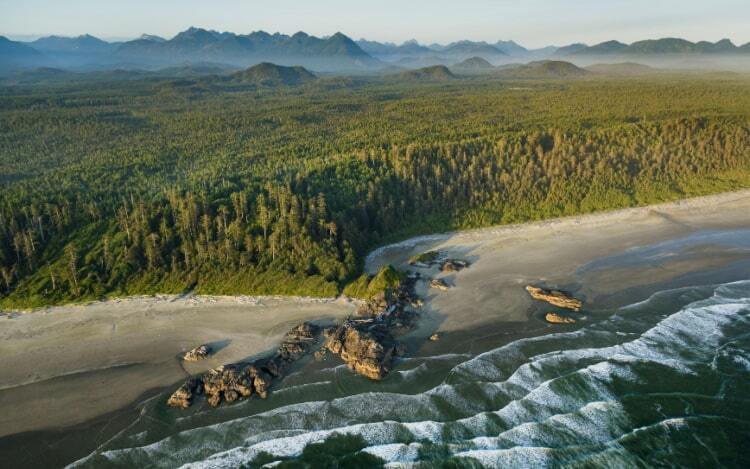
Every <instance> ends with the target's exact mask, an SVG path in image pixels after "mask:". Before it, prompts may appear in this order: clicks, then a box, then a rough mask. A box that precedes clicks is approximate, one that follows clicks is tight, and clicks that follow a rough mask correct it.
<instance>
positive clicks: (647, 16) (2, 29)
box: [0, 0, 750, 47]
mask: <svg viewBox="0 0 750 469" xmlns="http://www.w3.org/2000/svg"><path fill="white" fill-rule="evenodd" d="M189 26H198V27H203V28H208V29H216V30H220V31H232V32H236V33H248V32H251V31H254V30H258V29H263V30H266V31H269V32H283V33H294V32H297V31H300V30H303V31H306V32H308V33H310V34H315V35H319V36H320V35H330V34H333V33H335V32H336V31H341V32H343V33H344V34H347V35H349V36H351V37H353V38H355V39H358V38H361V37H365V38H368V39H377V40H388V41H397V42H401V41H404V40H406V39H412V38H415V39H417V40H419V41H420V42H423V43H430V42H436V41H437V42H450V41H453V40H458V39H473V40H485V41H492V42H494V41H496V40H498V39H514V40H516V41H518V42H520V43H521V44H524V45H527V46H532V47H537V46H544V45H548V44H556V45H564V44H568V43H572V42H588V43H596V42H601V41H604V40H609V39H618V40H621V41H625V42H632V41H634V40H638V39H644V38H658V37H667V36H670V37H672V36H678V37H684V38H686V39H690V40H698V39H706V40H711V41H715V40H718V39H722V38H725V37H728V38H730V39H732V40H733V41H734V42H735V43H738V44H744V43H746V42H750V0H455V1H449V0H411V1H409V0H380V1H373V0H369V1H364V2H357V1H354V0H271V1H269V0H265V1H255V0H244V1H243V0H0V34H1V35H6V36H9V37H12V38H20V37H21V36H25V37H29V36H38V35H48V34H59V35H66V36H71V35H79V34H82V33H90V34H93V35H95V36H99V37H103V38H130V37H136V36H139V35H140V34H141V33H149V34H158V35H161V36H165V37H171V36H173V35H174V34H176V33H177V32H179V31H181V30H184V29H186V28H187V27H189Z"/></svg>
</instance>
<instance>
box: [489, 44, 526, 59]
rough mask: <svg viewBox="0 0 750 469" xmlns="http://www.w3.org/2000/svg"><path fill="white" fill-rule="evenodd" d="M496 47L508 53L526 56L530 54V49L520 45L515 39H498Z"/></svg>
mask: <svg viewBox="0 0 750 469" xmlns="http://www.w3.org/2000/svg"><path fill="white" fill-rule="evenodd" d="M494 47H495V49H498V50H500V51H502V52H504V53H505V54H507V55H515V56H525V55H528V54H529V52H530V51H529V50H528V49H526V48H525V47H523V46H521V45H519V44H518V43H516V42H515V41H497V42H496V43H495V44H494Z"/></svg>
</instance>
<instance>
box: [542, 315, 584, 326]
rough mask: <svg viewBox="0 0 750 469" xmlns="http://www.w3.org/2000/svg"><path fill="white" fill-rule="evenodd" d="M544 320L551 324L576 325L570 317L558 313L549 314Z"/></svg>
mask: <svg viewBox="0 0 750 469" xmlns="http://www.w3.org/2000/svg"><path fill="white" fill-rule="evenodd" d="M544 319H545V320H546V321H547V322H548V323H550V324H575V323H576V320H575V319H573V318H571V317H569V316H563V315H562V314H557V313H547V315H546V316H544Z"/></svg>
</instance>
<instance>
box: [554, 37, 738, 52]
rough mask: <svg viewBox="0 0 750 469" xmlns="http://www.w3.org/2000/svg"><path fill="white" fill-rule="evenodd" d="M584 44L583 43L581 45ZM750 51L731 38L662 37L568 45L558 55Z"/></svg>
mask: <svg viewBox="0 0 750 469" xmlns="http://www.w3.org/2000/svg"><path fill="white" fill-rule="evenodd" d="M580 46H582V45H580ZM746 52H750V47H748V45H747V44H746V45H745V46H742V47H737V46H736V45H734V43H732V41H730V40H729V39H722V40H721V41H717V42H708V41H700V42H690V41H688V40H685V39H680V38H662V39H648V40H645V41H637V42H634V43H632V44H630V45H628V44H624V43H622V42H618V41H607V42H602V43H600V44H596V45H594V46H584V47H579V45H577V44H576V45H575V47H574V46H568V47H567V48H561V49H559V50H558V51H557V55H570V56H575V55H581V56H583V55H587V56H590V55H630V56H640V55H645V56H648V55H722V54H737V53H746Z"/></svg>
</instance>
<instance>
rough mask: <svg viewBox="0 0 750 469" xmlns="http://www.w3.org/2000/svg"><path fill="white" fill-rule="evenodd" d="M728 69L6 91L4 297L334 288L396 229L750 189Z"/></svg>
mask: <svg viewBox="0 0 750 469" xmlns="http://www.w3.org/2000/svg"><path fill="white" fill-rule="evenodd" d="M749 89H750V79H749V78H747V77H744V76H741V75H736V76H733V75H719V74H710V75H708V74H707V75H701V74H694V75H690V74H688V75H684V76H671V75H666V76H651V77H647V78H613V77H609V78H606V77H596V78H586V79H575V80H532V79H529V80H517V79H504V80H503V79H496V78H492V77H476V78H473V79H461V80H454V81H450V82H445V83H434V82H420V81H409V82H397V81H393V80H379V79H375V78H373V79H366V78H351V79H336V78H328V79H322V80H318V81H316V82H314V83H310V84H305V85H303V86H297V87H276V88H265V89H264V88H255V87H247V86H240V87H238V86H230V85H226V86H216V85H206V84H205V83H202V82H201V81H200V80H197V81H196V80H160V79H143V80H114V79H112V80H102V81H96V82H81V83H75V82H72V83H48V84H44V83H41V84H35V85H30V86H5V87H2V88H0V307H5V308H28V307H35V306H40V305H47V304H56V303H65V302H72V301H82V300H89V299H95V298H103V297H111V296H122V295H134V294H154V293H183V292H187V291H194V292H195V293H200V294H288V295H311V296H331V295H337V294H340V293H341V292H342V291H343V289H344V288H345V287H346V286H347V285H348V284H351V283H352V282H355V281H356V280H357V279H358V277H359V276H360V275H361V273H362V267H363V260H364V257H365V256H366V254H367V253H368V252H369V250H371V249H373V248H374V247H377V246H378V245H382V244H383V243H388V242H392V241H396V240H399V239H403V238H405V237H408V236H412V235H416V234H422V233H428V232H435V231H447V230H454V229H464V228H470V227H480V226H488V225H493V224H504V223H516V222H523V221H529V220H538V219H543V218H548V217H556V216H565V215H572V214H578V213H587V212H593V211H598V210H606V209H613V208H621V207H630V206H636V205H644V204H649V203H654V202H661V201H668V200H674V199H677V198H682V197H688V196H697V195H704V194H710V193H716V192H720V191H726V190H732V189H737V188H743V187H748V185H750V93H748V90H749Z"/></svg>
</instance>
